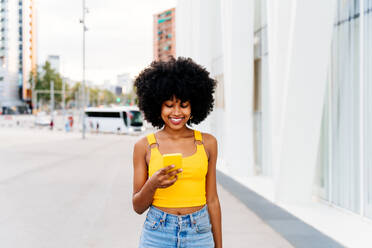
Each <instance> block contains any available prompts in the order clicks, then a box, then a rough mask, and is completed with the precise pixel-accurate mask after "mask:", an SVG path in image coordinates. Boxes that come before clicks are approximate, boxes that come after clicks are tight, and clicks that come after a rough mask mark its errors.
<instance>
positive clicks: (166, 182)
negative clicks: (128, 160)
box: [149, 165, 182, 188]
mask: <svg viewBox="0 0 372 248" xmlns="http://www.w3.org/2000/svg"><path fill="white" fill-rule="evenodd" d="M172 168H174V165H169V166H167V167H164V168H162V169H160V170H158V171H156V172H155V173H154V174H153V175H152V176H151V178H150V179H149V180H150V183H151V185H152V186H153V187H154V188H168V187H169V186H172V185H173V184H174V183H175V182H176V181H177V178H178V177H177V174H178V173H180V172H182V169H178V170H174V171H170V170H171V169H172Z"/></svg>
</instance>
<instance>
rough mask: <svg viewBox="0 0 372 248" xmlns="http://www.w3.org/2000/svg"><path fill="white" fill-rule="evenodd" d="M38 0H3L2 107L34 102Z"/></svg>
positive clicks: (0, 49)
mask: <svg viewBox="0 0 372 248" xmlns="http://www.w3.org/2000/svg"><path fill="white" fill-rule="evenodd" d="M34 1H35V0H17V1H1V2H0V23H1V27H0V106H2V107H11V106H21V105H24V103H28V104H30V103H31V91H32V89H31V87H32V85H31V84H30V83H29V78H30V74H31V72H33V73H34V74H35V75H36V70H37V66H36V23H35V20H36V18H35V3H34Z"/></svg>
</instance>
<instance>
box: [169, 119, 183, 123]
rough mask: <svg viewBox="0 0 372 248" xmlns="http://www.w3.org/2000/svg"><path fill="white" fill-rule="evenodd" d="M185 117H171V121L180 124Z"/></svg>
mask: <svg viewBox="0 0 372 248" xmlns="http://www.w3.org/2000/svg"><path fill="white" fill-rule="evenodd" d="M182 119H183V118H170V120H171V122H172V123H174V124H178V123H180V122H181V121H182Z"/></svg>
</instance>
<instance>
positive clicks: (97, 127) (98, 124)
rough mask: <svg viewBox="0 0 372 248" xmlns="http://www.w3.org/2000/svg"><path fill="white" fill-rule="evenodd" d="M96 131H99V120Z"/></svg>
mask: <svg viewBox="0 0 372 248" xmlns="http://www.w3.org/2000/svg"><path fill="white" fill-rule="evenodd" d="M96 132H97V133H99V122H97V124H96Z"/></svg>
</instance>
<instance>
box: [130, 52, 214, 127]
mask: <svg viewBox="0 0 372 248" xmlns="http://www.w3.org/2000/svg"><path fill="white" fill-rule="evenodd" d="M134 86H135V88H136V93H137V96H138V107H139V108H140V110H141V111H142V112H143V113H144V115H145V119H146V120H147V121H148V122H150V123H151V124H152V125H153V126H154V127H158V128H161V127H163V126H164V121H163V119H162V118H161V106H162V104H163V102H164V101H167V100H170V99H172V97H173V96H175V97H176V98H178V99H180V100H181V102H186V101H189V102H190V106H191V116H192V118H191V119H190V120H189V121H188V124H189V125H191V124H199V123H200V122H202V121H203V120H204V119H205V118H206V117H207V116H208V114H209V113H210V112H211V111H212V110H213V105H214V98H213V93H214V91H215V87H216V80H214V79H213V78H211V77H210V76H209V72H208V71H207V70H206V69H205V68H203V67H202V66H200V65H198V64H196V63H195V62H194V61H193V60H192V59H190V58H183V57H179V58H177V59H175V58H170V59H169V60H168V61H166V62H164V61H154V62H152V63H151V65H150V66H149V67H147V68H145V69H144V70H143V71H142V72H141V73H140V74H139V75H138V76H137V77H136V79H135V81H134Z"/></svg>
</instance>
